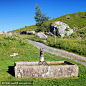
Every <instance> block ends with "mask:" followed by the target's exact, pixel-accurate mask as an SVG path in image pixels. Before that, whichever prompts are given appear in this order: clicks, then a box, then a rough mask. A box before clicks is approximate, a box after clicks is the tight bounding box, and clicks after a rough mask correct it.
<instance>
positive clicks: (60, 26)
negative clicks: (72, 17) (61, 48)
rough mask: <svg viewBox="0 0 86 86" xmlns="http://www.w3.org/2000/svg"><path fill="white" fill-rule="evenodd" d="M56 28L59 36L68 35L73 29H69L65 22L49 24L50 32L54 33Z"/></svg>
mask: <svg viewBox="0 0 86 86" xmlns="http://www.w3.org/2000/svg"><path fill="white" fill-rule="evenodd" d="M57 30H58V32H59V35H60V36H61V37H64V36H65V35H67V36H70V35H71V34H72V33H73V29H71V28H70V27H69V26H68V25H67V24H65V23H63V22H60V21H57V22H54V23H53V24H51V27H50V32H52V33H56V32H57Z"/></svg>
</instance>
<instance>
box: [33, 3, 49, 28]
mask: <svg viewBox="0 0 86 86" xmlns="http://www.w3.org/2000/svg"><path fill="white" fill-rule="evenodd" d="M35 9H36V13H35V15H36V16H35V17H34V18H35V20H36V22H37V23H36V25H37V26H39V28H40V26H42V24H43V22H44V21H47V20H48V19H49V18H50V17H46V13H45V14H42V13H41V11H40V8H39V6H38V4H36V8H35Z"/></svg>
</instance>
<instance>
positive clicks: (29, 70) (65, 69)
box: [15, 62, 78, 78]
mask: <svg viewBox="0 0 86 86" xmlns="http://www.w3.org/2000/svg"><path fill="white" fill-rule="evenodd" d="M28 63H29V62H28ZM73 76H78V66H77V65H74V64H71V65H50V66H47V65H45V66H44V65H36V64H35V65H28V66H25V65H24V66H19V65H17V66H15V77H18V78H19V77H26V78H33V77H35V78H40V77H42V78H60V77H73Z"/></svg>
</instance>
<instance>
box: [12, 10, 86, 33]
mask: <svg viewBox="0 0 86 86" xmlns="http://www.w3.org/2000/svg"><path fill="white" fill-rule="evenodd" d="M55 21H62V22H64V23H66V24H68V25H69V26H70V27H71V28H73V27H76V28H83V27H85V26H86V11H85V12H78V13H72V14H66V15H64V16H61V17H58V18H55V19H52V20H48V21H47V22H46V23H47V24H50V23H54V22H55ZM36 29H37V26H35V25H32V26H26V27H24V28H20V29H17V30H13V31H11V32H18V33H20V32H21V31H28V30H36Z"/></svg>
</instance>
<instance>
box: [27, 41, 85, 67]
mask: <svg viewBox="0 0 86 86" xmlns="http://www.w3.org/2000/svg"><path fill="white" fill-rule="evenodd" d="M28 41H29V42H30V43H32V44H33V45H35V46H36V47H37V48H38V49H40V48H44V51H45V52H49V53H52V54H56V55H57V56H62V57H64V58H68V59H71V60H73V61H75V62H78V63H81V64H83V65H84V66H86V62H84V61H83V60H85V61H86V57H83V56H80V55H77V54H74V53H71V52H68V51H65V50H60V49H56V48H52V47H49V46H47V45H45V44H43V43H39V42H35V41H31V40H28Z"/></svg>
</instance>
